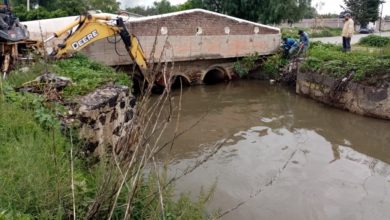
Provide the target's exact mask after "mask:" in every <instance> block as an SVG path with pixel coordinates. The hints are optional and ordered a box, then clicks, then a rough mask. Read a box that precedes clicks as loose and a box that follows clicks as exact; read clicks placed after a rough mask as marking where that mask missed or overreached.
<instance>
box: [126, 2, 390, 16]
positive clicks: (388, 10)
mask: <svg viewBox="0 0 390 220" xmlns="http://www.w3.org/2000/svg"><path fill="white" fill-rule="evenodd" d="M119 1H120V2H121V3H122V7H123V8H125V7H130V6H139V5H140V6H149V5H152V4H153V2H154V1H155V0H119ZM169 1H170V2H171V3H172V4H181V3H183V2H185V1H186V0H169ZM386 1H387V3H385V4H384V5H383V6H384V7H383V15H390V0H386ZM312 2H313V3H312V5H313V6H314V7H315V6H316V5H318V3H319V2H322V3H323V4H324V5H323V6H322V7H318V9H319V12H320V13H321V14H324V13H336V14H338V13H340V11H341V7H340V5H342V4H343V0H312Z"/></svg>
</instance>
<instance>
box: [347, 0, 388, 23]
mask: <svg viewBox="0 0 390 220" xmlns="http://www.w3.org/2000/svg"><path fill="white" fill-rule="evenodd" d="M344 3H345V5H346V7H347V8H346V9H347V10H348V11H350V12H351V14H352V17H354V19H355V20H356V21H357V23H358V24H360V25H361V26H363V27H365V26H367V24H368V22H375V21H376V20H378V18H379V5H380V4H381V3H382V0H344Z"/></svg>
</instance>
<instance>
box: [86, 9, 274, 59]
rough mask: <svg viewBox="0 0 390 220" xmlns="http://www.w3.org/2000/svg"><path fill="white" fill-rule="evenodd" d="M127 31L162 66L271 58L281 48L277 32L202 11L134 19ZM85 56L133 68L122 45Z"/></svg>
mask: <svg viewBox="0 0 390 220" xmlns="http://www.w3.org/2000/svg"><path fill="white" fill-rule="evenodd" d="M127 27H128V29H129V31H130V33H132V34H134V35H136V36H137V37H138V38H139V40H140V42H141V45H142V48H143V50H144V52H145V55H146V56H147V58H148V59H151V58H152V59H153V58H154V60H155V61H163V62H171V61H175V62H178V61H196V60H205V59H224V58H235V57H244V56H248V55H250V54H254V53H258V54H260V55H269V54H273V53H275V51H276V50H277V49H278V48H279V45H280V30H279V29H278V28H274V27H271V26H266V25H261V24H258V23H253V22H250V21H245V20H241V19H237V18H234V17H230V16H225V15H222V14H218V13H214V12H210V11H206V10H201V9H194V10H188V11H183V12H175V13H170V14H165V15H158V16H149V17H142V18H135V19H131V20H130V21H129V22H127ZM113 41H114V40H113V39H111V42H113ZM84 52H85V53H86V54H87V55H88V56H90V57H92V58H93V59H95V60H98V61H101V62H103V63H105V64H107V65H128V64H131V60H130V59H129V58H128V56H127V54H126V50H125V48H124V47H123V45H122V44H121V42H118V43H117V44H115V43H109V42H107V41H104V40H103V41H99V42H96V43H94V44H93V45H90V46H88V47H87V48H85V50H84Z"/></svg>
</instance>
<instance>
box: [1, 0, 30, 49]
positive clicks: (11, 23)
mask: <svg viewBox="0 0 390 220" xmlns="http://www.w3.org/2000/svg"><path fill="white" fill-rule="evenodd" d="M28 38H29V33H28V30H27V28H26V27H25V26H24V25H22V24H21V23H20V22H19V18H17V17H16V16H15V15H14V14H13V13H12V12H11V7H10V5H9V2H8V0H4V1H3V4H1V5H0V42H17V41H22V40H27V39H28Z"/></svg>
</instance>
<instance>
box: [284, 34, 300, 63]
mask: <svg viewBox="0 0 390 220" xmlns="http://www.w3.org/2000/svg"><path fill="white" fill-rule="evenodd" d="M298 47H299V44H298V42H297V41H296V40H295V39H294V38H291V37H285V38H283V52H284V57H285V58H289V57H292V56H293V55H294V53H296V52H297V51H298Z"/></svg>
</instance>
